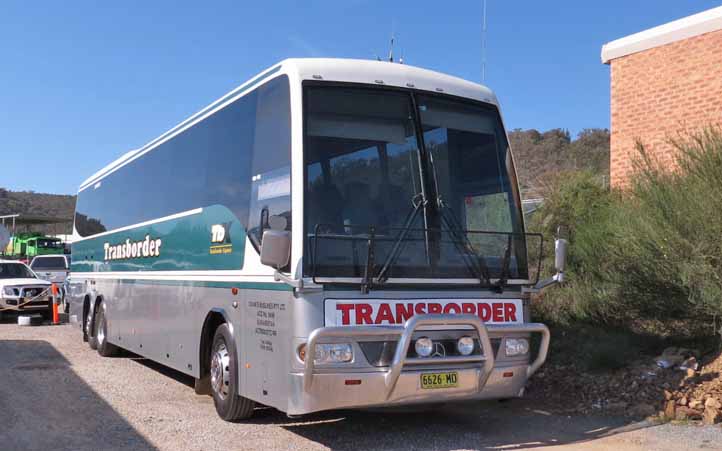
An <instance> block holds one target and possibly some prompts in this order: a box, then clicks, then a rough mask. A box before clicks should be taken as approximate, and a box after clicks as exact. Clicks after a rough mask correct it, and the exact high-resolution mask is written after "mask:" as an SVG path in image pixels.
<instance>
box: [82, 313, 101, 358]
mask: <svg viewBox="0 0 722 451" xmlns="http://www.w3.org/2000/svg"><path fill="white" fill-rule="evenodd" d="M94 313H97V308H96V310H95V312H94ZM93 323H94V321H92V317H91V316H90V312H88V315H87V317H86V318H85V334H86V335H87V337H88V346H90V349H93V350H96V349H98V340H97V339H96V338H95V330H94V329H95V327H93ZM91 328H92V329H91Z"/></svg>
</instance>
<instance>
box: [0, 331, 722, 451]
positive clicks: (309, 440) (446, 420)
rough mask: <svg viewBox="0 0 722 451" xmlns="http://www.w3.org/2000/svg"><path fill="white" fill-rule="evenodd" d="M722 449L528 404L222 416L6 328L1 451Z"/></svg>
mask: <svg viewBox="0 0 722 451" xmlns="http://www.w3.org/2000/svg"><path fill="white" fill-rule="evenodd" d="M535 448H546V449H553V450H557V449H558V450H610V451H611V450H615V451H616V450H622V451H625V450H635V451H636V450H670V451H671V450H675V451H678V450H693V449H694V450H697V449H718V450H722V428H721V427H719V426H717V427H711V426H710V427H701V426H679V425H654V424H651V423H629V422H628V420H625V419H623V418H604V417H590V416H578V417H567V416H558V415H552V414H549V413H548V412H544V411H541V410H538V409H535V408H534V406H533V405H531V404H530V403H529V402H528V401H524V400H515V401H511V402H505V403H498V402H489V403H478V402H477V403H468V404H461V405H459V404H457V405H450V406H446V407H442V408H438V407H437V408H434V409H433V410H428V411H426V412H399V411H395V412H389V411H380V412H379V411H374V412H366V411H362V412H347V411H346V412H330V413H322V414H317V415H312V416H308V417H303V418H300V419H298V418H296V419H289V418H288V417H286V416H285V415H284V414H282V413H281V412H278V411H276V410H273V409H268V408H260V409H258V411H257V412H256V416H255V417H254V418H253V420H252V421H249V422H245V423H238V424H231V423H226V422H223V421H222V420H220V419H218V418H217V417H216V413H215V410H214V408H213V403H212V401H211V398H210V397H207V396H197V395H195V394H194V392H193V389H192V379H191V378H189V377H186V376H184V375H182V374H180V373H177V372H175V371H172V370H169V369H166V368H164V367H162V366H160V365H157V364H153V363H151V362H148V361H146V360H144V359H140V358H132V357H121V358H112V359H104V358H101V357H100V356H99V355H98V354H97V353H96V352H94V351H91V350H90V349H89V348H88V347H87V345H86V344H85V343H83V342H82V340H81V338H80V332H79V331H78V330H77V329H76V328H74V327H72V328H71V326H68V325H62V326H39V327H19V326H17V325H16V324H14V323H13V322H12V321H10V320H8V319H6V320H5V321H3V322H2V323H0V450H2V451H14V450H112V449H124V450H148V449H158V450H174V451H175V450H216V449H217V450H220V449H223V450H242V449H263V450H271V449H273V450H275V449H283V450H294V449H303V450H305V449H313V450H316V449H338V450H342V449H362V450H372V449H429V450H431V449H433V450H457V449H481V450H487V449H496V450H499V449H503V450H509V449H512V450H519V449H535Z"/></svg>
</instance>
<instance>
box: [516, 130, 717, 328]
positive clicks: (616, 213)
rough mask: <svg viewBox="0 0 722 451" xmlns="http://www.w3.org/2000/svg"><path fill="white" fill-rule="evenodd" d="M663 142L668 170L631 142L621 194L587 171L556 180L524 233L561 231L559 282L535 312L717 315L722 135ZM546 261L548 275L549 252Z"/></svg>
mask: <svg viewBox="0 0 722 451" xmlns="http://www.w3.org/2000/svg"><path fill="white" fill-rule="evenodd" d="M673 144H674V145H675V146H676V148H677V150H678V152H677V155H678V156H677V159H676V161H675V164H674V166H673V167H674V169H672V168H670V167H664V166H663V165H662V164H661V163H660V162H658V161H655V160H654V158H652V157H651V156H650V155H649V153H648V152H647V150H646V149H645V148H644V146H642V145H639V146H638V151H639V152H638V158H637V159H636V161H635V166H636V176H635V178H634V180H633V182H632V186H631V188H630V189H629V190H628V191H626V192H624V193H621V192H617V191H614V190H611V191H610V190H608V189H606V188H604V187H603V186H602V185H601V184H600V183H598V181H597V180H596V178H595V175H594V174H591V173H588V172H580V173H574V174H565V175H564V176H561V177H560V178H559V181H558V183H557V184H556V186H555V189H553V190H552V192H551V193H550V195H549V196H548V198H547V200H546V201H545V204H544V205H543V206H542V208H541V209H540V211H539V212H538V213H537V214H536V216H535V217H534V218H533V219H532V220H531V221H530V222H531V224H530V229H531V230H534V229H537V230H540V231H541V232H542V233H544V234H545V236H550V235H551V234H553V230H554V228H555V226H556V225H557V224H561V225H566V226H567V227H568V228H569V230H570V244H571V246H570V253H569V259H568V270H567V273H568V280H569V282H568V284H566V285H565V286H563V287H560V288H558V289H552V290H548V291H547V292H545V293H544V294H543V296H542V298H541V301H540V302H539V303H538V304H537V306H536V310H537V313H539V314H541V315H542V316H544V317H545V318H548V319H550V320H553V321H557V322H561V323H565V322H569V321H570V320H580V319H581V320H587V321H595V322H601V323H604V324H614V325H625V324H630V323H633V322H635V321H639V320H640V319H642V320H644V319H655V320H672V319H693V320H709V319H711V318H713V317H716V316H719V315H721V314H722V265H721V264H720V260H721V259H722V133H721V132H720V130H718V129H708V130H706V131H704V132H701V133H699V134H696V135H693V136H691V137H688V138H679V139H677V140H675V141H673ZM546 254H547V255H548V256H549V258H548V259H547V261H546V262H545V266H546V267H547V272H549V271H551V266H552V261H551V254H552V252H551V247H549V248H548V249H547V252H546Z"/></svg>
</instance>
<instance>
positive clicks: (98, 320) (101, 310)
mask: <svg viewBox="0 0 722 451" xmlns="http://www.w3.org/2000/svg"><path fill="white" fill-rule="evenodd" d="M93 325H94V326H95V327H94V328H95V330H94V331H93V336H94V337H95V342H96V343H97V350H98V354H100V355H101V356H103V357H115V356H117V355H118V354H119V351H120V350H119V349H118V347H117V346H115V345H113V344H111V343H108V322H107V321H106V315H105V302H101V303H100V304H98V306H97V307H96V308H95V321H94V324H93Z"/></svg>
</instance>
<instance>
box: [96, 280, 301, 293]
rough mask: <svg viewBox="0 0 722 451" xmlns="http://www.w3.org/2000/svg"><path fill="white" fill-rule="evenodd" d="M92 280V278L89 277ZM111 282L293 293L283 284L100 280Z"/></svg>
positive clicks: (290, 288) (288, 286) (291, 288)
mask: <svg viewBox="0 0 722 451" xmlns="http://www.w3.org/2000/svg"><path fill="white" fill-rule="evenodd" d="M89 278H90V279H92V277H89ZM100 280H113V281H117V282H119V283H126V284H138V283H142V284H148V285H169V286H178V285H186V286H193V287H203V288H240V289H243V290H270V291H293V287H291V286H290V285H286V284H285V283H274V282H214V281H206V280H154V279H142V278H138V279H100Z"/></svg>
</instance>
